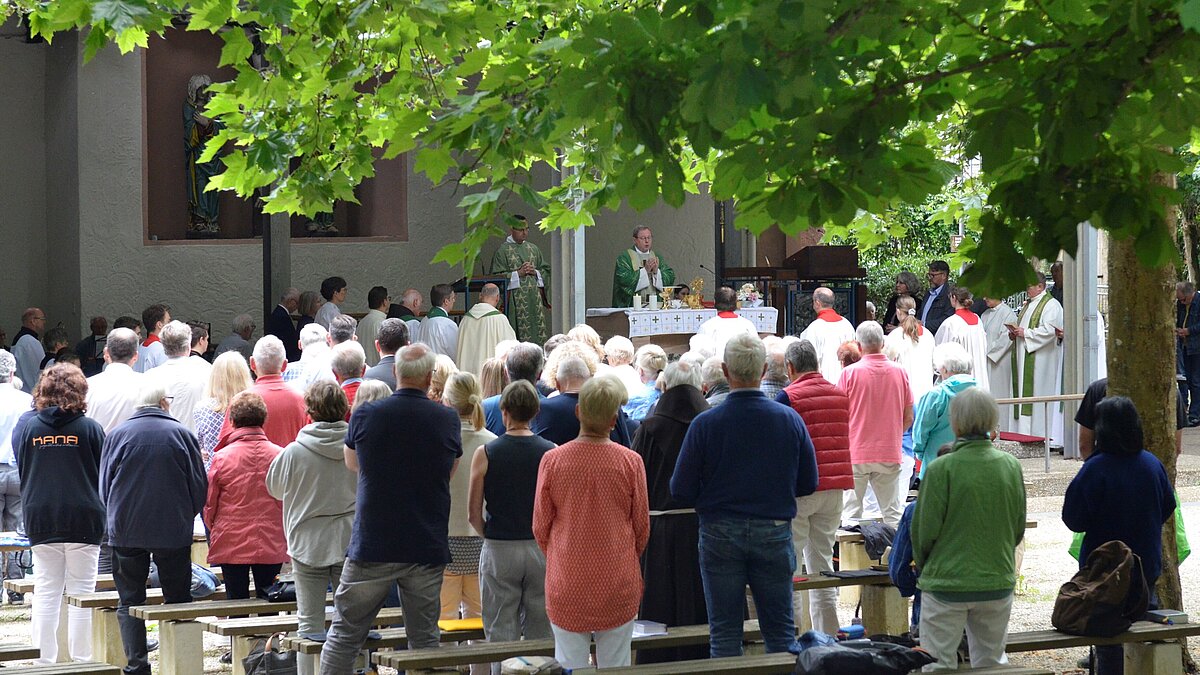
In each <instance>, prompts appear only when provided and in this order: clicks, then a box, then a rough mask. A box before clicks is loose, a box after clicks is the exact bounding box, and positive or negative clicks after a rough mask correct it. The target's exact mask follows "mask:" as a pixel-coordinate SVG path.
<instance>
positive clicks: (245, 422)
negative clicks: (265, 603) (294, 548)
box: [204, 391, 288, 600]
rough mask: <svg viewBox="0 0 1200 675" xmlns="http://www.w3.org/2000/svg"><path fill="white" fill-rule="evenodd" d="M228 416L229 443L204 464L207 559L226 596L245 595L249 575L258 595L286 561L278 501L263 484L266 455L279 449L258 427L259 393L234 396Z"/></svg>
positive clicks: (262, 414)
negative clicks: (219, 573) (206, 466)
mask: <svg viewBox="0 0 1200 675" xmlns="http://www.w3.org/2000/svg"><path fill="white" fill-rule="evenodd" d="M229 419H230V422H231V423H232V424H233V432H232V433H230V435H229V441H230V442H229V444H228V445H227V446H225V448H224V449H223V450H221V452H219V453H217V454H216V455H215V456H214V457H213V462H212V466H210V467H209V469H208V502H207V503H206V504H205V506H204V522H205V523H207V524H208V529H209V536H208V546H209V548H208V562H209V564H211V565H220V566H221V570H222V571H223V572H224V573H225V593H226V597H228V598H229V599H231V600H236V599H239V598H249V597H250V575H251V574H253V575H254V589H255V592H256V593H257V595H258V597H260V598H262V597H266V590H267V587H268V586H270V585H271V583H272V582H273V581H274V579H275V576H276V575H278V574H279V569H280V568H281V567H282V566H283V563H285V562H287V560H288V553H287V539H286V538H285V537H284V534H283V504H282V503H281V502H280V501H279V500H277V499H275V498H274V497H272V496H271V495H270V494H268V493H267V486H266V475H267V469H268V468H270V466H271V460H273V459H275V457H276V455H278V454H279V453H280V452H283V449H282V448H280V447H279V446H278V445H275V444H274V443H272V442H271V441H269V440H267V435H266V433H265V432H264V431H263V428H262V426H263V422H265V421H266V419H267V405H266V403H264V402H263V399H262V397H261V396H259V395H258V394H255V393H252V392H249V391H244V392H242V393H240V394H238V395H237V396H235V397H234V398H233V400H232V401H231V402H230V403H229Z"/></svg>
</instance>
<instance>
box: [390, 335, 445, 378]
mask: <svg viewBox="0 0 1200 675" xmlns="http://www.w3.org/2000/svg"><path fill="white" fill-rule="evenodd" d="M436 365H437V353H436V352H434V351H433V350H432V349H430V348H429V346H428V345H426V344H425V343H423V342H414V343H412V344H410V345H407V346H405V347H403V348H401V349H400V351H399V352H397V353H396V379H397V380H406V381H410V382H414V381H420V380H424V379H426V378H428V377H429V376H430V375H432V374H433V367H434V366H436Z"/></svg>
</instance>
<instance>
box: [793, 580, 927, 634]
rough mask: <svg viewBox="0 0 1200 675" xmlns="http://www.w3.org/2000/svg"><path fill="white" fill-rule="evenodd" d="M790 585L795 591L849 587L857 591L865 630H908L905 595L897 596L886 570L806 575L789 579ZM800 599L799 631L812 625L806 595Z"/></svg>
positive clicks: (874, 631) (873, 631)
mask: <svg viewBox="0 0 1200 675" xmlns="http://www.w3.org/2000/svg"><path fill="white" fill-rule="evenodd" d="M792 588H793V590H796V591H811V590H816V589H819V588H853V589H855V592H856V593H860V599H861V600H862V620H863V626H864V627H865V628H866V631H867V632H868V633H871V634H876V633H887V634H889V635H900V634H902V633H906V632H908V628H909V621H908V616H909V614H908V599H907V598H903V597H900V591H899V590H897V589H896V587H895V586H893V585H892V579H891V577H889V576H888V574H887V572H880V573H879V574H878V576H867V577H854V578H849V579H842V578H839V577H825V576H821V577H809V578H807V579H805V580H803V581H793V582H792ZM803 601H804V605H803V606H804V607H805V611H803V612H801V613H800V614H801V617H800V618H801V621H800V625H798V626H797V629H798V630H799V632H801V633H803V632H804V631H806V630H809V629H811V628H812V622H811V620H810V619H809V615H808V611H807V607H808V598H807V596H806V597H804V598H803Z"/></svg>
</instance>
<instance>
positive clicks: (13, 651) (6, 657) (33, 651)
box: [0, 645, 41, 661]
mask: <svg viewBox="0 0 1200 675" xmlns="http://www.w3.org/2000/svg"><path fill="white" fill-rule="evenodd" d="M40 655H41V652H40V651H38V648H37V647H31V646H29V645H0V661H28V660H29V659H36V658H37V657H38V656H40Z"/></svg>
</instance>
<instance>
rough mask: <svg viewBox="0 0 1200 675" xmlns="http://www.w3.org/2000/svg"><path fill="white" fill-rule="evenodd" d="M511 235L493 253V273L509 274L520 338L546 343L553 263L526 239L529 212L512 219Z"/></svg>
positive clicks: (510, 292) (513, 309)
mask: <svg viewBox="0 0 1200 675" xmlns="http://www.w3.org/2000/svg"><path fill="white" fill-rule="evenodd" d="M508 221H509V235H508V238H507V239H505V240H504V243H503V244H501V245H500V248H499V249H497V250H496V254H495V255H493V256H492V274H507V275H508V276H509V280H508V305H507V306H508V307H510V308H512V311H511V312H510V315H511V316H512V317H513V318H514V319H515V320H516V321H515V323H516V329H517V339H518V340H521V341H522V342H532V343H534V344H536V345H542V344H545V342H546V340H547V339H548V338H549V337H550V321H549V320H548V318H547V317H546V310H547V309H549V308H550V303H549V302H547V301H546V292H547V289H546V286H547V284H549V283H550V263H548V262H547V261H546V257H545V256H543V255H542V251H541V249H539V248H538V247H537V246H535V245H534V244H532V243H530V242H528V241H526V238H527V237H528V236H529V223H528V221H526V220H525V216H520V215H513V216H510V217H509V219H508Z"/></svg>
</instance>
